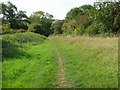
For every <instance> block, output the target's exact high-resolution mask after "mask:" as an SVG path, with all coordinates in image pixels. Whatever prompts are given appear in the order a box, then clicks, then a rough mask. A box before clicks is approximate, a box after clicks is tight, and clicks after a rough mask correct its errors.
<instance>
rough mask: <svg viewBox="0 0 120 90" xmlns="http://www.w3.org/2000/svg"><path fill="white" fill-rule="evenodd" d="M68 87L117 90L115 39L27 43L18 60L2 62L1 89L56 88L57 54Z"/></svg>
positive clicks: (57, 40) (10, 59)
mask: <svg viewBox="0 0 120 90" xmlns="http://www.w3.org/2000/svg"><path fill="white" fill-rule="evenodd" d="M54 45H56V47H57V48H58V51H59V54H61V56H62V58H63V61H64V67H65V76H66V77H65V78H66V79H67V81H69V83H70V84H71V87H82V88H87V87H103V88H104V87H117V82H118V80H117V69H118V68H117V67H118V64H117V60H118V56H117V50H118V48H117V47H118V46H117V39H116V38H96V39H95V38H87V37H75V38H73V37H53V38H51V40H50V41H49V40H47V41H46V42H43V43H40V44H34V45H33V44H29V43H26V44H25V45H24V47H23V49H22V50H23V51H24V53H26V54H24V55H23V56H22V55H21V57H14V58H13V57H12V58H11V57H9V58H6V60H5V61H4V62H3V87H21V88H22V87H26V88H38V87H56V84H57V82H56V77H57V70H58V64H57V58H58V57H57V55H55V54H56V52H55V50H54V49H56V48H54Z"/></svg>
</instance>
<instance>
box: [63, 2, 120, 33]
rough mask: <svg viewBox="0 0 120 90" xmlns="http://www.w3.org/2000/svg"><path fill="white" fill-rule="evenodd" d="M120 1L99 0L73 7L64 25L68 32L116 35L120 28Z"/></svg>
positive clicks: (64, 29) (64, 30)
mask: <svg viewBox="0 0 120 90" xmlns="http://www.w3.org/2000/svg"><path fill="white" fill-rule="evenodd" d="M119 11H120V2H114V3H113V2H111V3H110V2H109V3H108V2H99V3H95V4H94V5H93V6H92V5H83V6H81V7H79V8H77V7H76V8H73V9H71V10H70V11H69V12H68V13H67V15H66V18H65V21H64V23H63V25H62V30H63V32H65V33H67V34H78V35H80V34H84V33H85V34H89V35H96V34H101V35H113V34H114V35H116V34H118V30H120V21H119V19H118V17H120V12H119Z"/></svg>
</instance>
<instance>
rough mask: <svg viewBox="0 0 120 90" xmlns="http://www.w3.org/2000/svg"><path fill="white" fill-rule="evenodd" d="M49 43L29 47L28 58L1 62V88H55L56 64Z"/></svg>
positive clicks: (27, 49)
mask: <svg viewBox="0 0 120 90" xmlns="http://www.w3.org/2000/svg"><path fill="white" fill-rule="evenodd" d="M50 46H51V45H50V43H48V42H46V43H45V42H44V44H39V45H35V46H32V45H29V46H28V47H27V48H25V52H26V53H28V54H29V56H30V57H25V56H23V57H21V58H12V59H8V61H7V60H6V61H4V62H3V87H10V88H11V87H14V88H15V87H16V88H17V87H20V88H40V87H54V86H55V72H56V62H55V58H54V56H53V54H52V53H53V52H52V51H51V49H50V48H48V47H50Z"/></svg>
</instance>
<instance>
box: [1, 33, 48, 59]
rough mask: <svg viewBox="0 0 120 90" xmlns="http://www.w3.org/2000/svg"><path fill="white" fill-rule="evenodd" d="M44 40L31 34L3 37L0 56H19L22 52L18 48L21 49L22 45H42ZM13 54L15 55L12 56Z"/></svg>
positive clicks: (42, 37)
mask: <svg viewBox="0 0 120 90" xmlns="http://www.w3.org/2000/svg"><path fill="white" fill-rule="evenodd" d="M45 39H46V37H45V36H42V35H39V34H35V33H31V32H26V33H15V34H6V35H3V36H2V56H3V58H5V57H6V58H8V57H14V56H20V54H21V53H22V52H23V51H22V50H21V48H20V47H23V46H24V43H42V42H43V41H45ZM13 52H16V53H14V54H13ZM23 54H25V53H23Z"/></svg>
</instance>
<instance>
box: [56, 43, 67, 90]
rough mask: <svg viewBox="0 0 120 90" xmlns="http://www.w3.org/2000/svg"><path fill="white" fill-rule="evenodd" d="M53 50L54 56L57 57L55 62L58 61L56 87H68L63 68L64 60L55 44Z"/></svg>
mask: <svg viewBox="0 0 120 90" xmlns="http://www.w3.org/2000/svg"><path fill="white" fill-rule="evenodd" d="M54 47H55V48H54V49H55V52H56V57H57V63H58V68H59V69H58V78H57V84H58V85H57V86H58V87H62V88H65V87H69V85H68V81H67V80H66V78H65V68H64V62H63V57H62V56H61V55H60V52H59V50H58V47H57V45H55V46H54Z"/></svg>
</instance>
